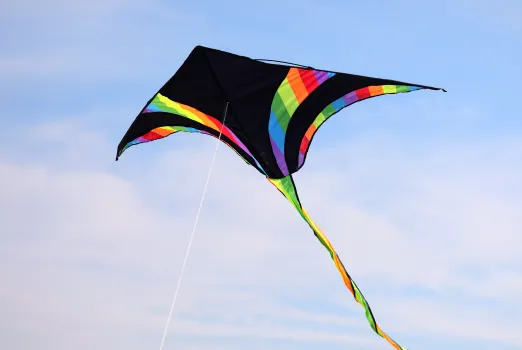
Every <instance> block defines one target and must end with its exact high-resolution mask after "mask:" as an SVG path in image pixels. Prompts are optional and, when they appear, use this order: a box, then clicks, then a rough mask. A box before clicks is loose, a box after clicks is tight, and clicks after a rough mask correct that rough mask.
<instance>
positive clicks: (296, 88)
mask: <svg viewBox="0 0 522 350" xmlns="http://www.w3.org/2000/svg"><path fill="white" fill-rule="evenodd" d="M334 75H335V73H330V72H325V71H318V70H310V69H300V68H294V67H292V68H290V69H289V71H288V74H287V76H286V78H285V79H284V80H283V82H282V83H281V85H280V86H279V88H278V89H277V91H276V93H275V96H274V99H273V100H272V106H271V109H270V119H269V122H268V133H269V135H270V143H271V145H272V151H273V152H274V156H275V158H276V162H277V165H278V167H279V169H280V170H281V172H282V173H283V175H284V176H286V175H288V174H289V172H288V167H287V165H286V159H285V140H286V130H287V128H288V124H290V120H291V119H292V116H293V115H294V112H295V111H296V110H297V108H298V107H299V105H300V104H301V103H302V102H303V101H304V100H305V99H306V98H307V97H308V96H309V95H310V94H311V93H312V92H313V91H314V90H315V89H317V88H318V87H319V86H320V85H321V84H323V83H324V82H325V81H327V80H328V79H329V78H331V77H333V76H334Z"/></svg>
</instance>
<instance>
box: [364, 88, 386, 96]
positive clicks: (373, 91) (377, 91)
mask: <svg viewBox="0 0 522 350" xmlns="http://www.w3.org/2000/svg"><path fill="white" fill-rule="evenodd" d="M368 89H369V90H370V96H372V97H373V96H378V95H382V94H384V90H383V88H382V86H370V87H369V88H368Z"/></svg>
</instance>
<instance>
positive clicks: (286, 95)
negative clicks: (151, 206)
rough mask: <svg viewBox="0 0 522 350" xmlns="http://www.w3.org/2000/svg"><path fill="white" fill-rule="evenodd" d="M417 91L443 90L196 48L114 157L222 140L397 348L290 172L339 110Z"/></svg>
mask: <svg viewBox="0 0 522 350" xmlns="http://www.w3.org/2000/svg"><path fill="white" fill-rule="evenodd" d="M423 89H427V90H443V91H445V90H444V89H441V88H435V87H430V86H424V85H418V84H409V83H404V82H400V81H395V80H388V79H379V78H373V77H366V76H360V75H353V74H346V73H341V72H333V71H328V70H321V69H315V68H312V67H309V66H302V65H297V64H292V63H287V62H281V61H273V60H260V59H252V58H249V57H246V56H241V55H237V54H233V53H229V52H225V51H221V50H216V49H213V48H208V47H203V46H196V47H195V48H194V49H193V50H192V52H191V53H190V55H189V56H188V58H187V59H186V60H185V62H184V63H183V64H182V66H181V67H180V68H179V69H178V71H177V72H176V73H175V74H174V75H173V76H172V77H171V79H170V80H168V81H167V83H165V85H164V86H163V87H161V89H160V90H159V91H158V92H157V93H156V94H155V95H154V96H153V97H152V98H151V99H150V100H149V101H148V102H147V104H146V105H145V107H144V108H143V109H142V110H141V112H140V113H139V115H138V116H137V117H136V119H135V120H134V122H133V123H132V124H131V126H130V127H129V129H128V131H127V132H126V134H125V135H124V136H123V138H122V140H121V142H120V143H119V145H118V149H117V155H116V160H118V159H119V157H120V156H121V155H122V153H123V152H124V151H125V150H126V149H127V148H129V147H131V146H133V145H137V144H140V143H145V142H150V141H154V140H158V139H161V138H164V137H166V136H169V135H171V134H174V133H177V132H193V133H202V134H206V135H210V136H213V137H215V138H217V139H218V140H220V141H222V142H224V143H225V144H227V145H228V146H229V147H230V148H232V149H233V150H234V151H235V152H236V153H237V154H238V155H239V156H240V157H241V158H242V159H243V160H244V161H245V162H246V163H247V164H249V165H251V166H253V167H254V168H256V169H257V170H258V171H259V172H260V173H261V174H263V175H264V176H265V177H266V178H267V179H268V181H269V182H271V183H272V184H273V185H274V186H275V187H276V188H277V189H278V190H279V191H280V192H281V193H282V194H283V195H284V196H285V197H286V198H287V199H288V200H289V201H290V202H291V204H292V205H293V206H294V207H295V209H296V210H297V211H298V212H299V214H300V215H301V216H302V218H303V219H304V220H305V221H306V223H307V224H308V225H309V226H310V227H311V229H312V230H313V232H314V234H315V236H316V237H317V239H318V240H319V241H320V242H321V244H322V245H323V246H324V247H325V248H326V249H327V250H328V252H329V254H330V256H331V258H332V260H333V261H334V263H335V266H336V267H337V270H338V271H339V273H340V274H341V276H342V279H343V281H344V284H345V285H346V287H347V288H348V289H349V290H350V292H351V293H352V294H353V296H354V298H355V300H356V301H357V302H358V303H359V304H361V306H362V307H363V308H364V310H365V314H366V318H367V319H368V322H369V323H370V326H371V328H372V329H373V331H374V332H376V333H377V334H378V335H380V336H381V337H383V338H385V339H386V340H387V341H388V342H389V343H390V344H391V345H392V346H393V347H395V349H397V350H403V349H404V348H403V347H402V346H400V345H399V344H398V343H397V342H395V341H394V340H393V339H391V338H390V337H389V336H388V335H387V334H386V333H385V332H384V331H383V330H382V329H381V328H380V327H379V325H378V324H377V322H376V320H375V317H374V315H373V313H372V311H371V309H370V306H369V304H368V302H367V301H366V299H365V298H364V296H363V295H362V293H361V291H360V290H359V288H358V287H357V285H356V284H355V282H354V280H353V279H352V278H351V277H350V275H349V274H348V272H347V271H346V269H345V267H344V266H343V263H342V262H341V259H340V258H339V256H338V255H337V253H336V251H335V249H334V248H333V246H332V244H331V243H330V241H329V240H328V238H326V236H325V235H324V234H323V233H322V231H321V230H320V228H319V227H318V226H317V225H316V224H315V223H314V221H313V220H312V219H311V217H310V216H309V215H308V213H307V212H306V210H305V209H304V208H303V206H302V205H301V202H300V200H299V196H298V194H297V190H296V186H295V183H294V180H293V178H292V174H294V173H296V172H297V171H299V169H301V168H302V167H303V165H304V164H305V160H306V155H307V153H308V150H309V149H310V144H311V142H312V140H313V137H314V135H315V134H316V133H317V130H318V129H319V128H320V127H321V126H322V125H323V124H324V123H325V122H326V121H327V120H328V119H329V118H331V117H332V116H333V115H334V114H336V113H338V112H339V111H341V110H342V109H343V108H345V107H348V106H350V105H352V104H354V103H356V102H360V101H363V100H365V99H368V98H372V97H376V96H382V95H388V94H398V93H406V92H411V91H417V90H423Z"/></svg>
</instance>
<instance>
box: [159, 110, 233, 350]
mask: <svg viewBox="0 0 522 350" xmlns="http://www.w3.org/2000/svg"><path fill="white" fill-rule="evenodd" d="M228 103H229V102H228V101H227V104H226V106H225V112H224V115H223V122H222V124H221V129H220V131H219V137H218V139H217V143H216V148H215V150H214V155H213V157H212V162H211V163H210V169H209V171H208V175H207V181H206V183H205V187H204V189H203V195H202V196H201V201H200V203H199V208H198V212H197V214H196V219H195V221H194V227H193V228H192V233H191V234H190V239H189V244H188V246H187V251H186V252H185V259H184V260H183V265H181V272H180V275H179V278H178V283H177V286H176V291H175V292H174V297H173V299H172V304H171V306H170V311H169V316H168V318H167V324H166V325H165V330H164V331H163V338H162V339H161V345H160V350H163V344H165V338H166V337H167V331H168V329H169V325H170V320H171V319H172V313H173V311H174V306H175V305H176V300H177V298H178V294H179V289H180V286H181V281H182V279H183V273H184V272H185V267H186V266H187V260H188V256H189V252H190V248H191V246H192V242H193V241H194V233H195V232H196V227H197V225H198V221H199V214H200V213H201V208H202V207H203V201H204V200H205V195H206V193H207V188H208V183H209V182H210V175H211V174H212V169H213V168H214V162H215V160H216V155H217V151H218V148H219V143H220V141H221V135H222V134H223V128H224V126H225V119H226V118H227V112H228Z"/></svg>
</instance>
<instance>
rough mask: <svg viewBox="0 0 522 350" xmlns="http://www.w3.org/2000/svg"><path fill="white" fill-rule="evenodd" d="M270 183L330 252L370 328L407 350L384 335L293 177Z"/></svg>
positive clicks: (396, 347)
mask: <svg viewBox="0 0 522 350" xmlns="http://www.w3.org/2000/svg"><path fill="white" fill-rule="evenodd" d="M268 181H270V182H271V183H272V184H273V185H274V186H275V187H276V188H277V189H278V190H279V191H280V192H281V193H282V194H283V195H284V196H285V197H286V198H287V199H288V200H289V201H290V202H291V203H292V204H293V206H294V207H295V208H296V209H297V211H298V212H299V214H300V215H301V216H302V217H303V219H304V220H305V221H306V222H307V223H308V225H309V226H310V227H311V228H312V230H313V231H314V234H315V236H316V237H317V239H318V240H319V241H320V242H321V244H322V245H323V246H324V247H325V248H326V249H327V250H328V252H329V253H330V256H331V257H332V260H333V261H334V263H335V266H336V267H337V270H339V273H340V274H341V276H342V278H343V281H344V284H345V285H346V287H347V288H348V289H349V290H350V292H352V294H353V296H354V298H355V300H356V301H357V302H358V303H359V304H361V306H362V307H363V308H364V310H365V313H366V318H367V319H368V322H369V323H370V326H371V327H372V329H373V330H374V332H375V333H377V334H378V335H380V336H381V337H383V338H384V339H386V340H387V341H388V342H389V343H390V344H391V345H392V346H393V347H394V348H395V349H396V350H406V348H404V347H402V346H400V345H399V344H397V342H395V340H393V339H392V338H390V337H389V336H388V335H387V334H386V333H384V331H382V330H381V328H380V327H379V325H378V324H377V322H376V320H375V317H373V313H372V311H371V309H370V305H368V302H367V301H366V299H365V298H364V296H363V295H362V293H361V291H360V290H359V288H358V287H357V285H356V284H355V282H354V280H353V279H352V278H351V277H350V275H349V274H348V272H347V271H346V269H345V268H344V265H343V263H342V262H341V259H340V258H339V256H338V255H337V253H336V252H335V249H334V248H333V246H332V244H331V243H330V241H329V240H328V238H326V236H325V235H324V234H323V232H322V231H321V229H320V228H319V227H318V226H317V225H316V224H315V223H314V222H313V220H312V218H311V217H310V216H309V215H308V213H307V212H306V210H305V209H304V208H303V207H302V206H301V202H300V201H299V197H298V195H297V190H296V188H295V184H294V180H293V178H292V176H291V175H289V176H286V177H284V178H282V179H271V178H268Z"/></svg>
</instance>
